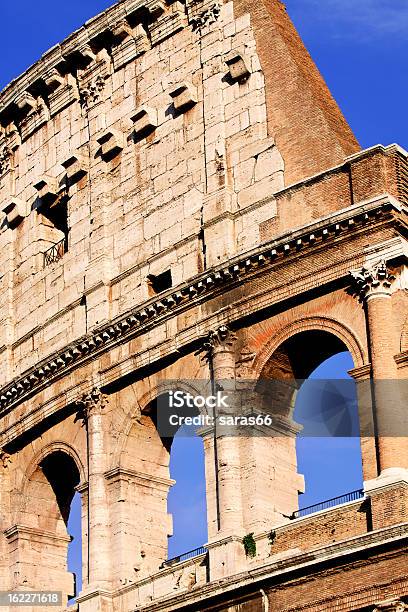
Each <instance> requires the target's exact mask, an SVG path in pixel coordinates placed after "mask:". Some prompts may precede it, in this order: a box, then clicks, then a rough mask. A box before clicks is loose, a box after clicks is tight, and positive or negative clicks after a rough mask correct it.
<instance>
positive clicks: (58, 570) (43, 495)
mask: <svg viewBox="0 0 408 612" xmlns="http://www.w3.org/2000/svg"><path fill="white" fill-rule="evenodd" d="M79 482H80V472H79V469H78V466H77V465H76V463H75V461H74V460H73V459H72V457H71V456H70V455H69V454H68V453H66V452H64V451H63V450H55V451H53V452H50V453H49V454H47V455H46V456H45V457H44V458H43V459H42V460H41V461H40V462H39V464H38V466H37V468H36V469H35V470H34V472H33V473H32V474H31V476H30V478H29V480H28V482H27V487H26V492H25V500H26V502H25V506H24V511H23V516H22V521H23V524H24V528H22V535H21V536H20V537H24V538H33V542H34V541H35V540H36V539H39V541H40V542H42V546H41V547H39V548H38V547H37V546H34V545H33V546H32V550H31V558H30V564H28V565H27V567H26V568H23V571H24V573H25V575H26V577H27V584H28V586H30V587H31V588H33V589H34V588H35V589H40V590H47V591H52V590H54V591H62V598H63V601H62V603H63V605H64V606H66V605H67V602H68V600H70V599H72V598H73V597H75V596H76V595H77V591H76V586H75V584H76V579H75V576H74V575H73V574H72V573H71V572H70V571H69V570H68V547H69V545H70V542H71V540H72V538H71V536H70V534H69V532H68V524H69V520H70V513H71V506H72V501H73V499H74V495H75V492H76V487H77V486H78V484H79ZM76 514H77V515H78V514H79V516H80V509H79V512H78V513H76ZM77 567H78V565H77ZM32 568H35V573H34V574H33V571H34V570H33V569H32ZM79 571H80V568H79V567H78V572H79Z"/></svg>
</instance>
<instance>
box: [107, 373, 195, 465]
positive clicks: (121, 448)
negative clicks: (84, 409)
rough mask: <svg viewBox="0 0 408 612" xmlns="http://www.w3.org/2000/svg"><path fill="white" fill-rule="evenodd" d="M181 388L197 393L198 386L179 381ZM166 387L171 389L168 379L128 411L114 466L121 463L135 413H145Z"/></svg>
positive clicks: (149, 390)
mask: <svg viewBox="0 0 408 612" xmlns="http://www.w3.org/2000/svg"><path fill="white" fill-rule="evenodd" d="M179 386H180V389H181V390H183V391H186V392H189V393H193V394H194V393H197V392H198V388H197V387H196V386H195V385H193V384H192V382H191V381H189V382H188V383H187V382H185V381H181V382H180V383H179ZM166 389H169V385H167V386H166V381H165V380H163V381H162V382H161V383H159V384H156V385H154V386H152V387H151V388H149V389H148V390H147V391H145V393H143V395H141V397H140V398H136V402H137V407H138V410H137V408H136V407H135V408H134V409H133V410H131V411H130V412H128V413H127V414H126V415H125V417H124V419H123V422H122V425H121V428H120V434H119V437H118V442H117V445H116V448H115V451H114V453H113V457H112V467H113V468H114V467H117V466H119V465H120V461H121V456H122V454H123V451H124V448H125V446H126V440H127V439H128V436H129V433H130V431H131V429H132V427H133V425H134V422H135V413H136V411H137V412H139V413H140V414H143V413H144V412H145V411H146V409H147V407H148V406H149V404H151V403H152V402H153V401H154V400H155V399H156V398H157V397H158V396H159V395H160V393H162V392H165V391H166Z"/></svg>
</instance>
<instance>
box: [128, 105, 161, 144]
mask: <svg viewBox="0 0 408 612" xmlns="http://www.w3.org/2000/svg"><path fill="white" fill-rule="evenodd" d="M130 119H131V121H133V126H134V131H135V135H136V137H137V138H143V137H144V136H147V135H148V134H150V133H151V132H153V130H155V129H156V128H157V126H158V124H159V122H158V116H157V110H156V109H154V108H151V107H150V106H147V105H143V106H140V107H139V108H138V109H137V111H136V112H135V113H134V114H133V115H132V116H131V118H130Z"/></svg>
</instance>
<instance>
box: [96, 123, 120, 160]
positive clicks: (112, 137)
mask: <svg viewBox="0 0 408 612" xmlns="http://www.w3.org/2000/svg"><path fill="white" fill-rule="evenodd" d="M96 140H97V142H98V143H99V144H100V145H101V148H100V151H101V155H102V157H113V156H115V155H117V154H118V153H120V151H122V150H123V149H124V148H125V146H126V137H125V134H123V132H120V131H119V130H114V129H113V128H109V129H107V130H105V131H104V132H102V133H101V134H100V135H99V136H98V137H97V139H96Z"/></svg>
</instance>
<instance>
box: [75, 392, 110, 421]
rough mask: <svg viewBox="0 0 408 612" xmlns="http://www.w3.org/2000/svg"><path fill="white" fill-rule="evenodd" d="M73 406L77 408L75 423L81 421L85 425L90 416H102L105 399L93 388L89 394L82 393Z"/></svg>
mask: <svg viewBox="0 0 408 612" xmlns="http://www.w3.org/2000/svg"><path fill="white" fill-rule="evenodd" d="M75 404H76V406H77V408H78V412H77V416H76V418H75V421H82V424H83V425H85V424H86V423H87V421H88V419H89V418H90V417H91V416H92V415H94V414H103V410H104V408H105V406H106V404H107V399H106V397H105V396H104V395H103V393H102V392H101V391H100V389H97V388H94V389H92V391H90V392H89V393H84V394H83V395H82V396H81V397H80V398H79V399H78V400H77V401H76V402H75Z"/></svg>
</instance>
